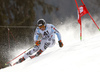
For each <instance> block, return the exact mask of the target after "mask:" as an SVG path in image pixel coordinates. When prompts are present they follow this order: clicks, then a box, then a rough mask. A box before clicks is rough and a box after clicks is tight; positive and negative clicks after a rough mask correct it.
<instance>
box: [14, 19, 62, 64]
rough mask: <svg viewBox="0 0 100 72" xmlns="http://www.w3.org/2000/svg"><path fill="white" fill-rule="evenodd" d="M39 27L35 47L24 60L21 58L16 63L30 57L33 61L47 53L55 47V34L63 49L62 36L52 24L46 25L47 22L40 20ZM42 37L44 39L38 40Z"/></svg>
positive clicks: (35, 37)
mask: <svg viewBox="0 0 100 72" xmlns="http://www.w3.org/2000/svg"><path fill="white" fill-rule="evenodd" d="M37 25H38V27H37V28H36V31H35V34H34V42H35V46H34V48H33V49H32V50H30V51H29V52H27V53H26V54H24V56H23V57H22V58H20V59H19V60H18V61H17V62H16V63H14V64H17V63H21V62H23V61H24V60H26V59H27V58H28V57H30V58H31V59H32V58H34V57H37V56H39V55H40V54H41V53H42V52H43V51H45V50H46V49H47V48H48V47H52V46H54V45H55V34H56V35H57V37H58V43H59V46H60V47H63V43H62V40H61V35H60V33H59V31H58V30H57V29H56V28H55V26H54V25H52V24H46V21H45V20H44V19H39V20H38V21H37ZM40 34H41V35H42V39H41V40H38V37H39V35H40ZM35 52H37V53H36V54H35V55H32V54H33V53H35Z"/></svg>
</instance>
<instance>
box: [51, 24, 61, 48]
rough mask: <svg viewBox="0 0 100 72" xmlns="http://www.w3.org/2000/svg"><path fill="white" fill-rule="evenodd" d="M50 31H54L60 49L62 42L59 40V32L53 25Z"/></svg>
mask: <svg viewBox="0 0 100 72" xmlns="http://www.w3.org/2000/svg"><path fill="white" fill-rule="evenodd" d="M52 31H54V33H55V34H56V35H57V37H58V43H59V46H60V47H63V43H62V40H61V35H60V33H59V31H58V30H57V29H56V28H55V26H54V25H52Z"/></svg>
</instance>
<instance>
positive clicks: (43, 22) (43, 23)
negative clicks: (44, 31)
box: [37, 19, 46, 26]
mask: <svg viewBox="0 0 100 72" xmlns="http://www.w3.org/2000/svg"><path fill="white" fill-rule="evenodd" d="M37 25H38V26H42V25H46V21H45V20H44V19H39V20H38V21H37Z"/></svg>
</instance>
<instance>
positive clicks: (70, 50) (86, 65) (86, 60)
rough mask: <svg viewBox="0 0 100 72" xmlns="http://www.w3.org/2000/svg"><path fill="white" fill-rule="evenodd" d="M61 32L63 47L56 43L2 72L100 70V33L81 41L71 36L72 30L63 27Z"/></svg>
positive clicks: (81, 71)
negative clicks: (37, 55) (32, 57)
mask: <svg viewBox="0 0 100 72" xmlns="http://www.w3.org/2000/svg"><path fill="white" fill-rule="evenodd" d="M60 32H61V35H62V40H63V43H64V47H63V48H59V46H58V43H56V45H55V46H54V47H52V48H48V49H47V50H46V51H45V52H43V53H42V54H41V55H40V56H39V57H36V58H34V59H30V58H28V59H27V60H26V61H24V62H22V63H20V64H17V65H15V66H12V67H7V68H4V69H1V70H0V72H100V34H99V33H97V34H96V35H93V36H91V37H87V39H84V38H85V37H83V40H82V41H80V39H77V40H74V39H75V38H71V37H73V36H72V35H73V34H71V35H70V33H72V32H71V30H70V31H68V32H66V31H65V30H64V29H63V30H60ZM77 33H78V34H79V32H77ZM68 35H69V37H68ZM84 35H85V34H84ZM70 38H71V39H70ZM78 38H79V37H78Z"/></svg>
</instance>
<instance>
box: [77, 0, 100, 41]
mask: <svg viewBox="0 0 100 72" xmlns="http://www.w3.org/2000/svg"><path fill="white" fill-rule="evenodd" d="M81 2H82V4H83V5H81V6H79V7H78V4H77V1H76V0H75V3H76V6H77V10H78V23H79V24H80V40H82V24H81V17H82V16H84V15H85V14H89V16H90V18H91V19H92V21H93V22H94V24H95V25H96V27H97V28H98V29H99V31H100V28H99V27H98V25H97V24H96V22H95V21H94V19H93V18H92V16H91V14H90V13H89V11H88V10H87V8H86V6H85V4H84V2H83V0H81Z"/></svg>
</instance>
